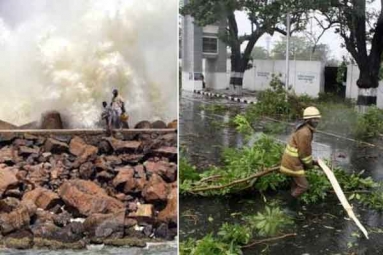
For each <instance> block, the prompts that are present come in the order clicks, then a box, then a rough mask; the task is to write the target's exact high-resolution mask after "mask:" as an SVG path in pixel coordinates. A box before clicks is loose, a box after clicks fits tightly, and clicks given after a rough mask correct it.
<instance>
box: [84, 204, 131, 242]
mask: <svg viewBox="0 0 383 255" xmlns="http://www.w3.org/2000/svg"><path fill="white" fill-rule="evenodd" d="M124 227H125V209H122V210H120V211H118V212H116V213H110V214H100V213H95V214H92V215H91V216H89V217H88V218H87V219H86V220H85V222H84V229H85V231H86V232H87V233H88V234H89V237H96V238H122V237H123V236H124Z"/></svg>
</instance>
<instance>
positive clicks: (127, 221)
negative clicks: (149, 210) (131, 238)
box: [124, 217, 138, 228]
mask: <svg viewBox="0 0 383 255" xmlns="http://www.w3.org/2000/svg"><path fill="white" fill-rule="evenodd" d="M137 223H138V221H137V220H136V219H133V218H128V217H126V218H125V221H124V225H125V228H131V227H134V226H136V225H137Z"/></svg>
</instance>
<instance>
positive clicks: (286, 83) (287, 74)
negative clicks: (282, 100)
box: [285, 12, 290, 91]
mask: <svg viewBox="0 0 383 255" xmlns="http://www.w3.org/2000/svg"><path fill="white" fill-rule="evenodd" d="M286 32H287V35H286V36H287V40H286V80H285V89H286V91H287V88H288V86H289V75H290V73H289V72H290V64H289V55H290V12H287V20H286Z"/></svg>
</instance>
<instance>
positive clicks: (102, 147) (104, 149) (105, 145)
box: [98, 140, 113, 154]
mask: <svg viewBox="0 0 383 255" xmlns="http://www.w3.org/2000/svg"><path fill="white" fill-rule="evenodd" d="M98 150H99V152H100V153H103V154H111V153H112V152H113V148H112V146H111V145H110V143H109V142H108V141H106V140H102V141H100V142H99V144H98Z"/></svg>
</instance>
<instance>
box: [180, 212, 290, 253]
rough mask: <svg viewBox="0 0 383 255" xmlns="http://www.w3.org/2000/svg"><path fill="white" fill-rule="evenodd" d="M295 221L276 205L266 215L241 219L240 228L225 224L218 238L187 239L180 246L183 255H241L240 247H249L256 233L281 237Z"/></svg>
mask: <svg viewBox="0 0 383 255" xmlns="http://www.w3.org/2000/svg"><path fill="white" fill-rule="evenodd" d="M292 224H293V221H292V219H291V218H290V217H289V216H287V215H285V214H284V213H283V212H282V210H281V209H280V208H279V207H278V206H276V205H274V204H273V207H269V206H266V207H265V209H264V211H263V212H259V213H258V214H257V215H250V216H247V217H244V218H243V219H242V223H241V224H229V223H223V224H222V226H221V227H220V229H219V231H218V233H217V235H216V236H214V235H213V233H210V234H208V235H206V236H205V237H203V238H202V239H200V240H198V241H196V240H195V239H188V240H186V241H183V242H180V254H181V255H202V254H203V255H205V254H207V255H210V254H211V255H213V254H214V255H215V254H217V255H240V254H242V251H241V246H242V245H246V244H248V243H249V241H250V240H251V239H252V238H253V236H254V234H255V233H258V234H259V235H260V236H273V235H276V234H280V233H281V231H282V230H283V229H284V228H286V227H287V226H291V225H292Z"/></svg>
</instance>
